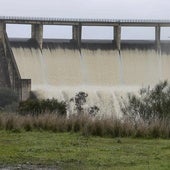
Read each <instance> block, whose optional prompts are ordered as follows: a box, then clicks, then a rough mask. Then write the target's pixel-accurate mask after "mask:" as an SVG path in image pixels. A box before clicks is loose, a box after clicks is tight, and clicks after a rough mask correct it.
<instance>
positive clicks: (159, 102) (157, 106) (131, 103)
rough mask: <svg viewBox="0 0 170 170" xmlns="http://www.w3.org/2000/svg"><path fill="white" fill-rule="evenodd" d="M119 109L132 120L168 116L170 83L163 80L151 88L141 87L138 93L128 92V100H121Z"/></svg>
mask: <svg viewBox="0 0 170 170" xmlns="http://www.w3.org/2000/svg"><path fill="white" fill-rule="evenodd" d="M121 110H122V112H123V113H124V114H125V115H128V116H130V117H131V118H133V119H134V120H137V119H139V118H142V119H143V120H151V119H152V118H155V117H158V118H160V119H162V118H164V117H170V85H169V84H168V82H167V81H164V82H160V83H159V84H157V85H156V86H155V87H154V88H153V89H151V88H150V87H147V88H142V89H141V90H140V92H139V95H135V94H131V93H130V94H128V100H124V101H123V105H121Z"/></svg>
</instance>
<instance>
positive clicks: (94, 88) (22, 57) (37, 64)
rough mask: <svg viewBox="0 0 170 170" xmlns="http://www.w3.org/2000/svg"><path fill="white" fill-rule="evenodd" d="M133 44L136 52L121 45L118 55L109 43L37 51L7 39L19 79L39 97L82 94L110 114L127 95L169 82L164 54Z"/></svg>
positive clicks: (51, 43)
mask: <svg viewBox="0 0 170 170" xmlns="http://www.w3.org/2000/svg"><path fill="white" fill-rule="evenodd" d="M133 43H135V44H136V47H135V48H132V47H134V45H133V44H132V42H130V41H126V42H124V43H123V44H122V45H123V47H124V48H123V49H122V50H121V53H119V52H118V51H117V50H115V49H113V47H112V46H111V44H112V43H111V42H109V41H104V42H101V41H100V42H97V41H96V42H94V41H92V42H91V41H85V42H84V43H83V42H82V48H81V50H79V49H77V48H76V47H75V46H74V43H71V42H70V41H66V40H62V41H59V40H58V41H57V40H44V43H43V48H42V50H40V49H39V48H35V45H34V44H32V42H30V41H29V40H26V39H21V40H19V39H10V44H11V48H12V51H13V54H14V56H15V59H16V62H17V65H18V68H19V70H20V74H21V77H22V78H23V79H25V78H29V79H31V80H32V90H33V91H36V92H37V94H38V95H39V96H40V97H43V98H52V97H54V98H58V99H59V100H64V101H69V100H70V98H72V97H73V96H75V94H76V93H78V92H79V91H83V92H86V93H88V95H89V99H88V100H89V101H88V104H89V105H96V106H98V107H99V108H101V109H100V111H101V112H103V113H106V112H107V113H109V114H110V113H112V112H114V113H115V112H118V110H119V100H120V98H121V96H124V95H126V94H127V92H136V91H137V90H139V88H141V87H146V86H148V85H150V86H152V85H155V84H156V83H158V82H159V81H161V80H170V74H169V73H170V67H169V63H170V54H169V52H168V50H166V51H164V52H162V54H161V53H158V52H156V51H155V50H154V48H152V47H154V45H153V43H150V44H148V45H146V43H145V42H144V43H143V45H142V44H141V43H139V42H133ZM165 46H166V45H165Z"/></svg>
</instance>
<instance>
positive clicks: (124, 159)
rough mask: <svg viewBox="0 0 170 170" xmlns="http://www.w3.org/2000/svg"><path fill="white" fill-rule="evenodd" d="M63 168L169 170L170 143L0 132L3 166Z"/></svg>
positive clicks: (132, 139)
mask: <svg viewBox="0 0 170 170" xmlns="http://www.w3.org/2000/svg"><path fill="white" fill-rule="evenodd" d="M18 164H28V165H31V164H34V165H43V166H55V167H56V168H57V167H60V168H61V169H87V170H88V169H89V170H90V169H101V170H103V169H110V170H114V169H115V170H169V169H170V140H167V139H166V140H165V139H137V138H121V139H120V142H118V139H117V138H101V137H83V136H81V135H79V134H76V133H72V134H71V133H52V132H45V131H42V132H36V131H32V132H20V133H14V132H9V131H0V165H1V167H2V166H15V165H18Z"/></svg>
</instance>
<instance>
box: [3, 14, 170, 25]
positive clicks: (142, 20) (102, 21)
mask: <svg viewBox="0 0 170 170" xmlns="http://www.w3.org/2000/svg"><path fill="white" fill-rule="evenodd" d="M0 21H4V22H8V21H39V22H84V23H89V22H90V23H146V24H147V23H168V24H169V23H170V20H156V19H104V18H103V19H88V18H87V19H86V18H45V17H18V16H0Z"/></svg>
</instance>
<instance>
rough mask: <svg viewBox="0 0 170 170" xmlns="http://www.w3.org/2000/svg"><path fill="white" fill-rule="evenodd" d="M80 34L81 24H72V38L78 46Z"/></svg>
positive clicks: (79, 44)
mask: <svg viewBox="0 0 170 170" xmlns="http://www.w3.org/2000/svg"><path fill="white" fill-rule="evenodd" d="M81 34H82V26H81V24H79V25H73V27H72V39H73V41H75V42H76V43H77V45H78V47H80V46H81Z"/></svg>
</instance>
